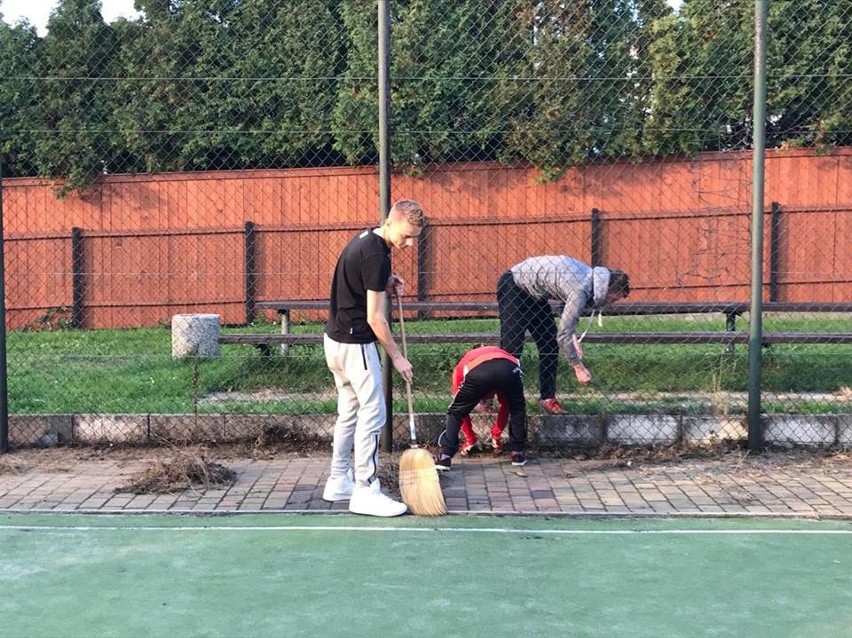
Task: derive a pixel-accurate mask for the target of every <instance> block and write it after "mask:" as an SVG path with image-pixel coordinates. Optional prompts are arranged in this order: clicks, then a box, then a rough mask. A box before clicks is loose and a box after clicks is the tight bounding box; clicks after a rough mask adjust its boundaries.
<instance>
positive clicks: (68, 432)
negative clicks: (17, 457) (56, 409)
mask: <svg viewBox="0 0 852 638" xmlns="http://www.w3.org/2000/svg"><path fill="white" fill-rule="evenodd" d="M73 431H74V419H73V417H72V415H70V414H10V415H9V444H10V445H13V446H19V447H32V446H37V447H53V446H55V445H61V444H63V443H70V442H71V438H72V435H73Z"/></svg>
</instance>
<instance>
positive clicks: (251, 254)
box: [245, 221, 257, 324]
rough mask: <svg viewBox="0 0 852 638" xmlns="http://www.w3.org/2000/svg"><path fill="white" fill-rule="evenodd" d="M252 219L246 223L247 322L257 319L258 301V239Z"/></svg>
mask: <svg viewBox="0 0 852 638" xmlns="http://www.w3.org/2000/svg"><path fill="white" fill-rule="evenodd" d="M256 227H257V226H256V225H255V223H254V222H252V221H247V222H246V224H245V268H246V324H249V323H251V322H252V321H254V320H255V313H256V308H255V302H256V301H257V299H256V297H257V241H256V234H255V229H256Z"/></svg>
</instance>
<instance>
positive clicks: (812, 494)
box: [0, 455, 852, 518]
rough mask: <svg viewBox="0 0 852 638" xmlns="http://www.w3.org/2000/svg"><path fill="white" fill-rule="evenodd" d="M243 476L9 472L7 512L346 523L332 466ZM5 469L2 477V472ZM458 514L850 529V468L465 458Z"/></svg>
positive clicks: (240, 466)
mask: <svg viewBox="0 0 852 638" xmlns="http://www.w3.org/2000/svg"><path fill="white" fill-rule="evenodd" d="M220 462H221V463H222V464H223V465H225V466H227V467H229V468H230V469H232V470H233V471H234V472H235V473H236V477H237V478H236V480H235V482H234V483H233V485H231V486H230V487H229V488H227V489H222V488H215V489H209V490H204V489H203V488H198V487H195V488H192V489H187V490H184V491H182V492H178V493H174V494H131V493H129V492H121V491H117V490H116V488H119V487H121V486H126V485H128V484H129V483H130V482H131V481H132V479H133V478H134V477H136V476H137V475H138V474H139V473H140V472H142V471H143V470H144V469H145V468H147V466H148V464H149V462H148V461H146V460H145V459H144V458H143V459H134V460H132V461H130V462H128V461H119V460H111V459H109V458H103V459H95V460H81V461H76V462H74V463H69V464H67V465H65V464H63V465H62V467H60V468H58V469H40V468H39V467H37V466H27V467H24V468H23V469H19V470H17V471H14V470H7V471H2V472H0V511H7V512H13V511H30V512H32V511H48V512H62V513H68V512H77V513H90V512H112V513H114V512H147V513H170V512H171V513H196V514H209V513H240V512H245V513H248V512H251V513H255V512H269V513H273V512H345V511H346V504H345V503H335V504H331V503H326V502H325V501H323V500H322V488H323V485H324V483H325V479H326V476H327V471H328V464H329V459H328V458H327V457H323V456H322V455H317V456H312V457H308V458H302V457H300V458H292V459H287V458H276V459H271V460H256V459H227V460H223V461H220ZM0 467H2V466H0ZM441 485H442V487H443V490H444V497H445V499H446V502H447V507H448V509H449V511H450V512H451V513H477V514H491V513H498V514H499V513H518V514H527V515H533V514H540V515H572V516H718V515H721V516H797V517H810V518H852V462H850V461H849V460H844V459H842V458H841V460H839V461H838V462H836V463H834V464H829V465H826V464H825V463H816V462H814V463H810V464H809V463H802V462H801V456H800V457H798V462H797V463H790V464H784V463H783V462H779V461H778V460H777V459H776V460H773V461H772V462H768V461H767V460H766V459H759V460H750V461H748V462H743V461H742V459H737V460H736V461H735V462H734V461H730V462H729V461H725V460H719V459H711V460H702V459H691V460H686V461H670V462H664V463H655V462H642V461H636V462H632V463H631V464H630V465H626V464H624V463H606V462H601V461H575V460H565V459H552V458H538V459H536V458H532V459H530V461H529V463H528V464H527V465H526V466H525V467H522V468H516V467H512V465H511V464H510V463H509V462H508V460H506V459H505V458H502V457H492V456H489V455H482V456H479V457H470V458H464V459H461V458H457V459H456V460H455V461H454V464H453V469H452V471H451V472H449V473H447V474H442V475H441Z"/></svg>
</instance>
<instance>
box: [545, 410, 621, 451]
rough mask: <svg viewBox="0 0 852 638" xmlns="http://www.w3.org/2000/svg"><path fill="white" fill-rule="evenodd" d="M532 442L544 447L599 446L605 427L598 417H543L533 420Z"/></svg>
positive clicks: (570, 415) (553, 415)
mask: <svg viewBox="0 0 852 638" xmlns="http://www.w3.org/2000/svg"><path fill="white" fill-rule="evenodd" d="M531 421H532V423H534V424H535V427H534V428H530V430H531V432H530V440H531V441H533V442H535V443H537V444H539V445H543V446H553V447H558V446H560V445H580V446H584V445H585V446H597V445H600V444H601V443H602V442H603V436H604V427H603V423H602V422H601V418H600V417H599V416H597V415H578V414H564V415H556V414H552V415H542V416H539V417H537V418H534V419H531Z"/></svg>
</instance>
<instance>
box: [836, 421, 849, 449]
mask: <svg viewBox="0 0 852 638" xmlns="http://www.w3.org/2000/svg"><path fill="white" fill-rule="evenodd" d="M837 444H838V445H840V446H841V447H844V448H850V447H852V414H838V415H837Z"/></svg>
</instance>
